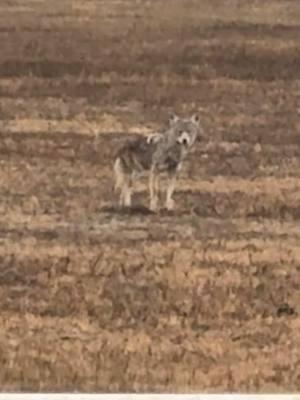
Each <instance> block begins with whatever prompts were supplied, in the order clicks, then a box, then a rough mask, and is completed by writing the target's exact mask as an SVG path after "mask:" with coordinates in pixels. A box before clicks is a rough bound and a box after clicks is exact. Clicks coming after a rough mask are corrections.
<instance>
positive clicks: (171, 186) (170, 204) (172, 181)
mask: <svg viewBox="0 0 300 400" xmlns="http://www.w3.org/2000/svg"><path fill="white" fill-rule="evenodd" d="M176 181H177V174H176V171H175V172H172V173H171V174H169V176H168V184H167V191H166V208H167V210H169V211H171V210H174V207H175V203H174V200H173V197H172V196H173V193H174V190H175V186H176Z"/></svg>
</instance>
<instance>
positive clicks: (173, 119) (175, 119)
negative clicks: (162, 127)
mask: <svg viewBox="0 0 300 400" xmlns="http://www.w3.org/2000/svg"><path fill="white" fill-rule="evenodd" d="M178 120H179V117H178V116H177V115H176V114H171V115H170V117H169V124H170V125H173V124H175V123H176V122H178Z"/></svg>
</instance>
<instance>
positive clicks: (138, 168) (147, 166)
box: [114, 115, 201, 211]
mask: <svg viewBox="0 0 300 400" xmlns="http://www.w3.org/2000/svg"><path fill="white" fill-rule="evenodd" d="M200 131H201V125H200V121H199V117H198V115H193V116H192V117H191V118H180V117H178V116H177V115H172V116H171V118H170V120H169V127H168V129H167V130H166V131H165V132H163V133H152V134H150V135H148V136H141V137H140V138H137V139H135V140H133V141H129V142H127V143H125V145H124V146H123V147H122V148H121V149H120V150H119V152H118V154H117V157H116V159H115V163H114V172H115V190H117V189H119V190H120V200H119V204H120V206H126V207H130V206H131V196H132V189H133V183H134V181H135V180H136V179H137V178H138V177H139V176H141V175H144V174H145V173H147V172H148V173H149V192H150V210H152V211H157V208H158V201H159V191H160V188H159V186H160V180H159V176H160V175H161V174H163V173H164V174H166V175H167V178H168V179H167V180H168V182H167V187H166V202H165V206H166V208H167V209H168V210H172V209H173V208H174V200H173V198H172V196H173V193H174V190H175V185H176V180H177V175H178V172H179V170H180V169H181V165H182V161H183V160H184V158H185V157H186V155H187V154H188V152H189V150H190V148H191V147H192V146H193V144H194V143H195V141H196V139H197V137H198V135H199V133H200Z"/></svg>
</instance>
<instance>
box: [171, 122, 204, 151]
mask: <svg viewBox="0 0 300 400" xmlns="http://www.w3.org/2000/svg"><path fill="white" fill-rule="evenodd" d="M201 131H202V127H201V125H200V119H199V116H198V115H196V114H195V115H193V116H192V117H190V118H180V117H178V116H177V115H172V116H171V117H170V131H169V132H170V136H171V137H172V140H174V141H175V142H176V143H178V144H180V145H182V146H183V147H185V148H186V149H189V148H190V147H192V146H193V144H194V143H195V141H196V140H197V138H198V136H199V135H200V133H201Z"/></svg>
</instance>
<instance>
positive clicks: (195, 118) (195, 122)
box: [191, 114, 200, 125]
mask: <svg viewBox="0 0 300 400" xmlns="http://www.w3.org/2000/svg"><path fill="white" fill-rule="evenodd" d="M191 121H192V122H193V123H194V124H197V125H199V122H200V118H199V115H198V114H194V115H193V116H192V117H191Z"/></svg>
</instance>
